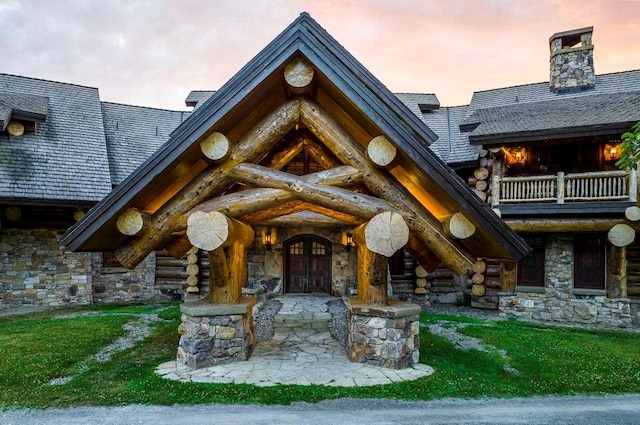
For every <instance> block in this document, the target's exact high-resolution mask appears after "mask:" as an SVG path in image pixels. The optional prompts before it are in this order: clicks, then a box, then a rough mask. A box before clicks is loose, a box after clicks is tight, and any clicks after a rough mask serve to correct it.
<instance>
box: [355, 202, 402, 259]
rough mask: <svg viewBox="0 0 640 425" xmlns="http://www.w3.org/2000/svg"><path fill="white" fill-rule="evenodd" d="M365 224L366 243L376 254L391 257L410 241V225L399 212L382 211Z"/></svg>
mask: <svg viewBox="0 0 640 425" xmlns="http://www.w3.org/2000/svg"><path fill="white" fill-rule="evenodd" d="M364 226H365V227H364V238H365V244H366V246H367V248H368V249H369V250H370V251H371V252H375V253H376V254H380V255H384V256H385V257H391V256H392V255H393V254H395V253H396V251H398V250H399V249H400V248H402V247H404V246H405V245H406V244H407V242H408V241H409V227H408V226H407V223H405V221H404V219H403V218H402V216H401V215H400V214H398V213H395V212H383V213H380V214H378V215H376V216H374V217H373V218H372V219H371V220H369V222H368V223H366V224H364Z"/></svg>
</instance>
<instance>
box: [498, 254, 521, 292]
mask: <svg viewBox="0 0 640 425" xmlns="http://www.w3.org/2000/svg"><path fill="white" fill-rule="evenodd" d="M516 273H517V267H516V263H514V262H511V261H503V262H502V263H500V283H501V289H502V292H515V290H516Z"/></svg>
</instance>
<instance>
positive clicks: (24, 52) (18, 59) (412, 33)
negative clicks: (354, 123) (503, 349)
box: [0, 0, 640, 109]
mask: <svg viewBox="0 0 640 425" xmlns="http://www.w3.org/2000/svg"><path fill="white" fill-rule="evenodd" d="M302 11H307V12H309V13H310V14H311V16H312V17H313V18H314V19H315V20H316V21H318V23H319V24H320V25H322V26H323V27H324V28H325V29H326V30H327V31H328V32H329V33H330V34H331V35H332V36H333V37H334V38H336V39H337V40H338V42H340V43H341V44H342V45H343V46H345V47H346V48H347V50H349V51H350V52H351V54H352V55H354V56H355V57H356V58H357V59H358V60H359V61H360V62H362V63H363V64H364V65H365V66H366V67H367V68H368V69H369V70H370V71H371V72H372V73H373V74H374V75H376V76H377V77H378V79H380V80H381V81H382V82H383V83H384V84H385V85H386V86H387V87H388V88H389V89H391V90H392V91H394V92H423V93H436V94H437V95H438V98H439V99H440V102H441V104H442V105H445V106H453V105H462V104H467V103H469V100H470V99H471V95H472V94H473V92H474V91H477V90H486V89H491V88H498V87H505V86H511V85H517V84H526V83H534V82H541V81H548V79H549V37H550V36H551V35H552V34H553V33H556V32H560V31H566V30H570V29H576V28H582V27H586V26H593V27H594V35H593V42H594V45H595V50H594V62H595V69H596V73H598V74H602V73H609V72H618V71H626V70H631V69H639V68H640V0H639V1H606V0H600V1H598V0H581V1H560V0H548V1H545V0H533V1H529V0H513V1H509V0H466V1H465V0H441V1H434V0H366V1H356V0H324V1H311V0H254V1H245V0H230V1H227V0H220V1H218V0H215V1H214V0H196V1H192V0H179V1H178V0H153V1H152V0H148V1H147V0H75V1H72V0H68V1H67V0H55V1H53V0H0V73H6V74H17V75H24V76H30V77H36V78H43V79H49V80H55V81H63V82H70V83H75V84H81V85H88V86H92V87H98V88H99V89H100V97H101V99H102V100H105V101H111V102H119V103H127V104H134V105H144V106H153V107H160V108H169V109H185V106H184V99H185V98H186V96H187V94H188V93H189V91H191V90H215V89H217V88H219V87H220V86H222V85H223V84H224V83H225V82H226V81H227V80H228V79H229V78H231V76H233V75H234V74H235V73H236V72H237V71H238V70H240V68H241V67H242V66H243V65H244V64H246V63H247V62H248V61H249V60H250V59H251V58H252V57H253V56H255V55H256V54H257V53H258V52H259V51H260V50H261V49H262V48H264V47H265V46H266V45H267V44H268V43H269V42H270V41H271V40H272V39H273V38H275V37H276V36H277V35H278V34H279V33H280V32H281V31H282V30H283V29H284V28H285V27H286V26H287V25H289V24H290V23H291V21H293V20H294V19H295V18H296V17H297V16H298V15H299V14H300V13H301V12H302Z"/></svg>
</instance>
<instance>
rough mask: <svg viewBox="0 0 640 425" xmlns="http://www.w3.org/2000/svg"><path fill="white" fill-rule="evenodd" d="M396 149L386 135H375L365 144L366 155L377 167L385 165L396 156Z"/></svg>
mask: <svg viewBox="0 0 640 425" xmlns="http://www.w3.org/2000/svg"><path fill="white" fill-rule="evenodd" d="M397 153H398V150H397V149H396V147H395V146H394V145H393V143H391V142H390V141H389V140H388V139H387V138H386V137H384V136H377V137H374V138H373V139H371V141H370V142H369V144H368V145H367V156H368V157H369V159H370V160H371V162H373V163H374V164H375V165H377V166H378V167H386V166H388V165H389V164H391V163H392V162H393V160H394V159H395V158H396V154H397Z"/></svg>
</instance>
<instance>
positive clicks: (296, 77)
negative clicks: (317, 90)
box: [284, 58, 314, 94]
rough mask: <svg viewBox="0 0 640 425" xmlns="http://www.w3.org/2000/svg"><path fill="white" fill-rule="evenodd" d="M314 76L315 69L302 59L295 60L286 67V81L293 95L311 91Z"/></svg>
mask: <svg viewBox="0 0 640 425" xmlns="http://www.w3.org/2000/svg"><path fill="white" fill-rule="evenodd" d="M313 74H314V71H313V67H312V66H311V65H310V64H309V63H308V62H307V61H306V60H304V59H302V58H295V59H293V60H291V61H290V62H289V63H288V64H287V65H286V66H285V67H284V80H285V81H286V82H287V85H288V86H289V90H290V91H291V93H295V94H301V93H305V92H307V91H309V89H310V87H311V83H312V82H313Z"/></svg>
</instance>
